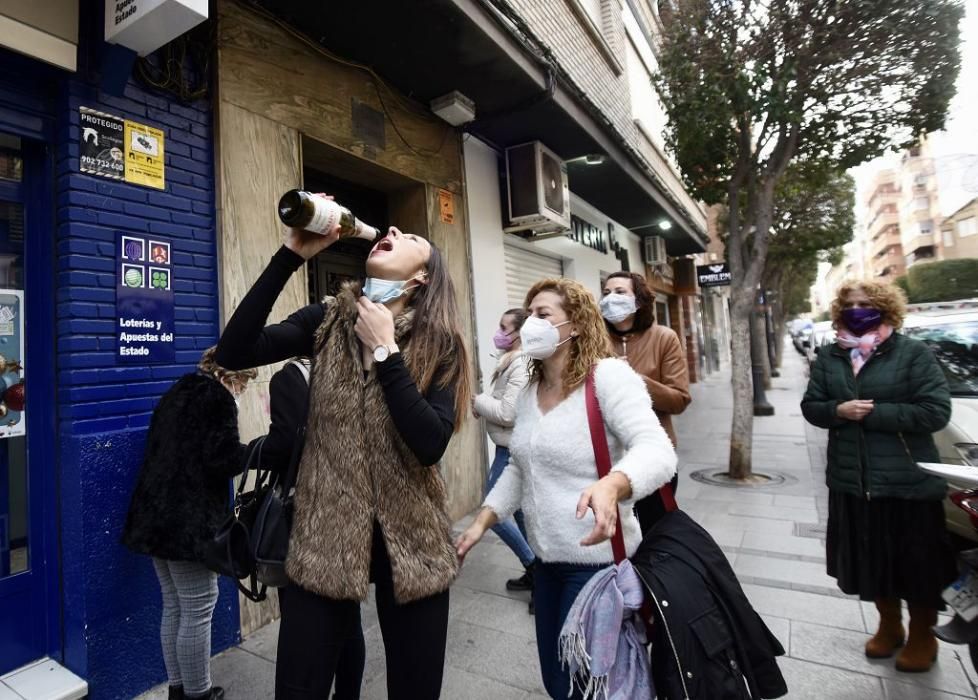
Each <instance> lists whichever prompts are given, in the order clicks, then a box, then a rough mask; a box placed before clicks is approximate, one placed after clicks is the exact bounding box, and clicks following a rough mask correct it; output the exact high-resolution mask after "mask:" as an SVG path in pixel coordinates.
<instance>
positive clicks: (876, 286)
mask: <svg viewBox="0 0 978 700" xmlns="http://www.w3.org/2000/svg"><path fill="white" fill-rule="evenodd" d="M857 289H861V290H862V291H863V292H865V294H866V296H868V297H869V300H870V302H872V304H873V308H875V309H877V310H878V311H879V312H880V314H881V315H882V316H883V323H885V324H887V325H888V326H892V327H893V328H894V329H897V328H900V327H901V326H902V325H903V319H904V318H906V316H907V297H906V295H905V294H904V293H903V290H902V289H900V288H899V287H897V286H896V285H895V284H889V283H887V282H865V281H861V280H846V281H845V282H843V283H842V286H840V287H839V289H838V290H837V291H836V293H835V299H833V300H832V312H831V315H832V327H833V328H836V329H838V328H839V327H840V326H845V324H844V323H843V322H842V308H843V304H844V303H845V300H846V297H848V296H849V294H850V293H851V292H854V291H856V290H857Z"/></svg>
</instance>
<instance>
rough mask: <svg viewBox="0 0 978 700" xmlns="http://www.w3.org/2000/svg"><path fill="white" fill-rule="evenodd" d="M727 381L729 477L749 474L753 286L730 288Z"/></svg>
mask: <svg viewBox="0 0 978 700" xmlns="http://www.w3.org/2000/svg"><path fill="white" fill-rule="evenodd" d="M730 292H731V293H730V296H731V302H732V303H731V305H730V368H731V373H730V374H731V377H730V381H731V384H732V388H733V420H732V422H731V426H730V472H729V473H730V477H731V478H734V479H746V478H747V477H749V476H750V475H751V454H752V448H753V438H754V384H753V379H752V378H751V356H750V313H751V309H752V308H753V306H754V301H755V297H756V295H757V292H756V290H754V289H740V288H737V287H733V286H732V287H731V290H730Z"/></svg>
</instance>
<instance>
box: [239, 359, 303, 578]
mask: <svg viewBox="0 0 978 700" xmlns="http://www.w3.org/2000/svg"><path fill="white" fill-rule="evenodd" d="M293 364H294V365H295V366H296V367H297V368H298V369H299V371H300V372H302V375H303V377H305V380H306V384H307V385H308V383H309V368H308V367H307V366H306V365H305V364H304V363H302V362H298V361H296V362H293ZM308 412H309V404H308V392H307V402H306V417H304V418H303V420H302V422H301V423H300V424H299V427H298V428H297V430H296V436H295V442H294V443H293V445H292V456H291V458H290V459H289V466H288V468H287V469H286V470H285V472H284V473H282V474H279V478H278V479H277V480H276V482H275V483H274V484H273V485H272V487H271V488H270V489H269V490H268V492H267V493H266V494H265V497H264V500H263V501H262V503H261V507H260V508H259V511H258V516H257V518H256V521H255V525H254V528H253V529H252V548H253V549H252V551H253V555H254V559H255V565H256V568H257V576H258V580H259V581H261V582H262V583H263V584H264V585H266V586H272V587H274V588H281V587H282V586H286V585H288V584H289V578H288V576H287V575H286V574H285V558H286V556H288V553H289V536H290V534H291V532H292V514H293V499H294V497H295V480H296V477H297V475H298V472H299V462H300V461H301V459H302V450H303V446H304V445H305V436H306V419H307V417H308Z"/></svg>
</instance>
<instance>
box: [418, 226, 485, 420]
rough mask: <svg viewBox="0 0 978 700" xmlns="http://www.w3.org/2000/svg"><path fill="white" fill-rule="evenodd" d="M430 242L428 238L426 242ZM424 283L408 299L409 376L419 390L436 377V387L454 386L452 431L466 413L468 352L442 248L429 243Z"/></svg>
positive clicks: (429, 385)
mask: <svg viewBox="0 0 978 700" xmlns="http://www.w3.org/2000/svg"><path fill="white" fill-rule="evenodd" d="M429 243H430V241H429ZM425 270H426V271H427V273H428V278H427V283H426V284H423V285H421V286H420V287H418V288H417V289H415V291H414V294H412V295H411V300H410V301H409V302H408V307H409V308H412V309H414V326H413V327H412V330H411V375H412V376H413V377H414V381H415V383H416V384H417V385H418V388H419V389H420V390H421V392H422V393H424V392H426V391H428V389H429V387H431V385H432V383H434V382H435V381H436V380H437V382H438V383H437V386H438V387H439V388H444V387H447V386H454V387H455V431H456V432H458V430H459V428H461V427H462V422H463V421H464V420H465V416H467V415H468V411H469V401H470V398H471V389H470V387H469V383H470V382H469V351H468V348H467V347H466V344H465V336H464V335H463V334H462V327H461V325H460V324H459V321H458V319H459V311H458V302H457V299H456V296H455V285H454V284H453V283H452V278H451V277H450V276H449V274H448V266H447V265H446V264H445V258H444V256H443V255H442V254H441V251H440V250H438V248H437V247H435V244H434V243H431V257H429V258H428V264H427V265H426V266H425Z"/></svg>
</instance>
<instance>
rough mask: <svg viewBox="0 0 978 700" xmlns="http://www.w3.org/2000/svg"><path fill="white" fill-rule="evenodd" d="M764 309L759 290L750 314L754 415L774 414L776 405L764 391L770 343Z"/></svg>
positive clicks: (762, 298)
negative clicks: (765, 363) (765, 362)
mask: <svg viewBox="0 0 978 700" xmlns="http://www.w3.org/2000/svg"><path fill="white" fill-rule="evenodd" d="M763 309H764V297H763V294H761V293H760V292H758V299H757V302H756V303H755V304H754V310H753V311H751V314H750V362H751V374H752V375H753V380H754V415H755V416H773V415H774V406H772V405H771V404H770V403H769V402H768V400H767V395H766V394H765V393H764V355H765V354H766V353H767V348H768V343H767V338H766V335H767V334H766V333H765V331H764V319H763V317H762V315H761V314H762V313H763Z"/></svg>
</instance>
